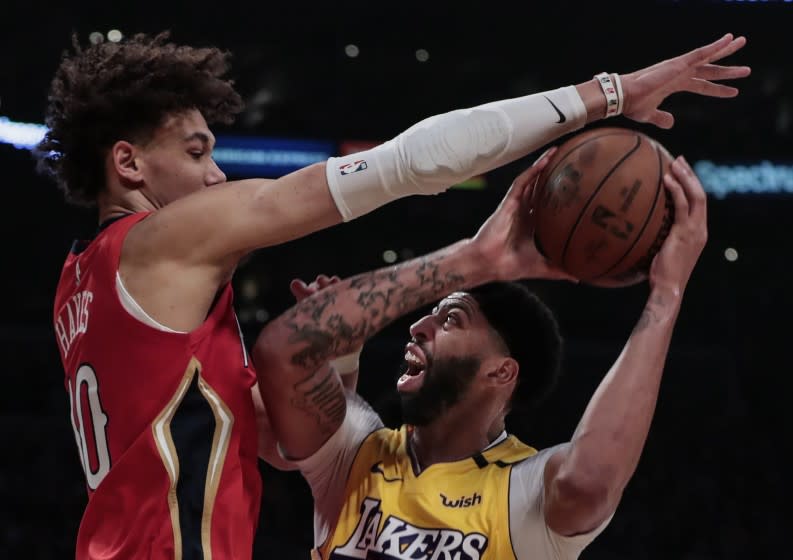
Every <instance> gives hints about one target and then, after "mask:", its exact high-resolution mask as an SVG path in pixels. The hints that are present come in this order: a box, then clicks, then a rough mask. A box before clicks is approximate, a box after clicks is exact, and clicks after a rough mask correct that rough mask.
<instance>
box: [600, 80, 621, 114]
mask: <svg viewBox="0 0 793 560" xmlns="http://www.w3.org/2000/svg"><path fill="white" fill-rule="evenodd" d="M613 76H614V78H613V79H612V76H611V75H609V74H608V73H607V72H601V73H600V74H597V75H595V79H596V80H597V81H598V83H599V84H600V89H602V90H603V95H605V96H606V118H609V117H616V116H617V115H621V114H622V82H621V81H620V76H619V74H613Z"/></svg>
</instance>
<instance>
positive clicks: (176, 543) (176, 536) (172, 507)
mask: <svg viewBox="0 0 793 560" xmlns="http://www.w3.org/2000/svg"><path fill="white" fill-rule="evenodd" d="M200 371H201V362H199V361H198V359H197V358H195V357H193V358H192V359H191V360H190V363H188V364H187V368H186V369H185V372H184V375H183V376H182V381H181V382H180V383H179V387H177V389H176V391H175V392H174V394H173V397H171V400H170V401H169V402H168V404H167V405H165V408H163V409H162V412H160V414H158V415H157V418H155V419H154V422H153V423H152V425H151V430H152V432H153V433H154V443H155V444H156V445H157V451H159V452H160V458H161V459H162V462H163V465H165V470H166V471H168V478H169V479H170V481H171V484H170V487H169V488H168V510H169V511H170V512H171V526H172V527H173V547H174V558H175V559H177V560H178V559H180V558H181V557H182V531H181V527H180V525H179V503H178V502H177V500H176V483H177V482H178V481H179V457H178V455H177V453H176V446H175V445H174V443H173V437H172V436H171V420H172V419H173V415H174V414H175V413H176V409H177V408H179V403H181V402H182V399H183V398H184V396H185V393H187V388H188V387H190V383H191V382H192V380H193V376H194V375H196V373H198V372H200Z"/></svg>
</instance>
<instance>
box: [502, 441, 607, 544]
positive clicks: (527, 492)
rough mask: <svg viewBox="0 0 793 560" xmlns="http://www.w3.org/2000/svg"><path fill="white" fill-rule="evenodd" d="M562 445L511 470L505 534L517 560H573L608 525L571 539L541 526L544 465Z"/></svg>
mask: <svg viewBox="0 0 793 560" xmlns="http://www.w3.org/2000/svg"><path fill="white" fill-rule="evenodd" d="M564 445H567V444H561V445H556V446H554V447H551V448H549V449H544V450H543V451H541V452H539V453H537V454H536V455H534V456H533V457H529V458H528V459H526V460H525V461H523V462H522V463H519V464H517V465H515V466H514V467H512V473H511V474H510V481H509V482H510V484H509V532H510V536H511V538H512V546H513V548H514V550H515V556H516V558H517V560H530V559H531V560H574V559H575V558H578V556H579V554H581V551H583V550H584V548H586V546H587V545H588V544H589V543H591V542H592V541H593V540H594V539H595V537H597V536H598V535H599V534H600V533H601V532H602V531H603V529H605V528H606V526H607V525H608V524H609V521H611V516H609V518H608V519H606V520H605V521H604V522H603V523H601V524H600V526H599V527H596V528H595V529H593V530H592V531H590V532H588V533H583V534H580V535H575V536H572V537H565V536H563V535H559V534H557V533H554V532H553V531H552V530H551V529H550V528H548V526H547V525H546V524H545V514H544V508H543V502H544V497H545V482H544V480H545V474H544V473H545V464H546V463H547V462H548V459H549V458H550V457H551V455H553V454H554V453H555V452H556V451H559V450H560V449H561V448H562V447H563V446H564ZM612 516H613V514H612Z"/></svg>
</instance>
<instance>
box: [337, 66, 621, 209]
mask: <svg viewBox="0 0 793 560" xmlns="http://www.w3.org/2000/svg"><path fill="white" fill-rule="evenodd" d="M605 114H606V98H605V96H604V94H603V92H602V90H601V89H600V86H599V85H598V82H597V81H595V80H590V81H588V82H583V83H581V84H579V85H577V86H575V87H573V86H569V87H565V88H558V89H555V90H550V91H544V92H540V93H535V94H532V95H527V96H523V97H518V98H514V99H506V100H501V101H495V102H492V103H487V104H484V105H479V106H476V107H472V108H468V109H460V110H456V111H450V112H448V113H444V114H441V115H435V116H433V117H429V118H427V119H424V120H423V121H421V122H419V123H417V124H415V125H414V126H412V127H410V128H409V129H407V130H406V131H404V132H402V133H401V134H399V135H398V136H397V137H395V138H394V139H393V140H390V141H388V142H386V143H384V144H381V145H379V146H376V147H375V148H372V149H371V150H366V151H364V152H359V153H355V154H351V155H348V156H344V157H340V158H331V159H330V160H328V166H327V180H328V185H329V187H330V192H331V194H332V196H333V199H334V201H335V203H336V206H337V207H338V209H339V212H340V214H341V215H342V216H343V217H344V219H345V220H352V219H354V218H356V217H358V216H361V215H363V214H365V213H367V212H370V211H371V210H374V209H375V208H377V207H379V206H382V205H383V204H387V203H388V202H390V201H392V200H396V199H398V198H401V197H404V196H409V195H414V194H425V195H426V194H437V193H440V192H443V191H444V190H446V189H447V188H449V187H450V186H451V185H453V184H455V183H458V182H461V181H464V180H466V179H468V178H469V177H471V176H473V175H478V174H481V173H485V172H487V171H490V170H492V169H495V168H497V167H500V166H502V165H505V164H507V163H510V162H512V161H515V160H517V159H519V158H521V157H524V156H526V155H528V154H530V153H532V152H534V151H536V150H538V149H540V148H543V147H545V146H546V145H548V144H549V143H551V142H553V141H554V140H556V139H557V138H560V137H561V136H563V135H565V134H567V133H570V132H573V131H575V130H577V129H579V128H581V127H582V126H584V125H585V124H586V123H587V122H592V121H594V120H597V119H600V118H603V117H605Z"/></svg>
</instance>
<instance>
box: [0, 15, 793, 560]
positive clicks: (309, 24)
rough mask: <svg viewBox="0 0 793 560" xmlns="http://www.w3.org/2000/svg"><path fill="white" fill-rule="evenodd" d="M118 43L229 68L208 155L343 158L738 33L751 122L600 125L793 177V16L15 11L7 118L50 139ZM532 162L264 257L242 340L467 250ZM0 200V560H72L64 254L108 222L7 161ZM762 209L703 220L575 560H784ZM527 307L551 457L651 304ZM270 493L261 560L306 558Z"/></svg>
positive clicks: (6, 56) (780, 333)
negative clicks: (275, 152)
mask: <svg viewBox="0 0 793 560" xmlns="http://www.w3.org/2000/svg"><path fill="white" fill-rule="evenodd" d="M111 29H117V30H119V31H121V33H122V34H125V35H129V34H132V33H135V32H149V33H151V32H157V31H160V30H163V29H170V30H172V36H173V39H174V40H176V41H177V42H184V43H191V44H195V45H217V46H221V47H223V48H226V49H229V50H230V51H232V52H233V53H234V75H235V77H236V80H237V84H238V86H239V90H240V91H241V93H242V94H243V96H244V98H245V99H246V102H247V104H248V109H247V110H246V112H245V113H244V114H243V115H242V116H241V118H240V119H239V121H238V123H237V124H235V125H234V126H232V127H228V128H226V129H218V130H216V133H217V134H218V135H235V136H241V137H275V138H281V139H295V140H301V139H312V140H318V141H321V142H327V143H329V144H330V145H331V146H333V147H334V148H333V151H335V152H337V153H338V152H340V151H342V150H343V149H344V148H343V146H344V145H345V144H344V143H345V142H352V141H363V142H378V141H382V140H386V139H388V138H390V137H392V136H394V135H395V134H397V133H398V132H400V131H401V130H403V129H405V128H407V127H408V126H410V125H412V124H413V123H415V122H417V121H418V120H420V119H422V118H424V117H427V116H429V115H432V114H435V113H439V112H444V111H447V110H451V109H455V108H461V107H466V106H471V105H475V104H479V103H483V102H487V101H491V100H495V99H499V98H505V97H513V96H518V95H522V94H526V93H531V92H534V91H541V90H544V89H551V88H555V87H559V86H562V85H568V84H573V83H578V82H581V81H584V80H587V79H589V78H590V77H591V76H592V75H593V74H595V73H596V72H600V71H603V70H608V71H616V72H629V71H631V70H635V69H638V68H640V67H642V66H645V65H648V64H651V63H654V62H657V61H659V60H661V59H662V58H666V57H670V56H674V55H677V54H679V53H682V52H684V51H686V50H688V49H690V48H693V47H696V46H699V45H701V44H704V43H706V42H709V41H711V40H713V39H716V38H717V37H719V36H720V35H722V34H723V33H725V32H728V31H729V32H733V33H735V34H745V35H746V36H747V37H748V39H749V43H748V45H747V47H746V48H745V49H744V50H743V51H742V52H740V53H739V54H738V55H736V56H734V57H733V58H732V59H731V62H732V63H735V64H749V65H751V66H752V68H753V74H752V76H751V77H750V78H749V79H746V80H744V81H742V83H741V84H740V87H741V90H742V91H741V95H740V96H739V97H738V98H737V99H733V100H715V99H714V100H711V99H700V98H694V97H693V96H691V95H687V94H679V95H678V96H675V97H674V98H672V99H671V100H669V102H668V104H667V108H668V109H669V110H671V111H673V112H674V113H675V115H676V117H677V125H676V126H675V128H674V129H673V130H670V131H661V130H655V129H649V128H646V127H641V126H638V125H635V124H634V123H631V122H629V121H627V120H624V119H622V118H618V119H614V120H613V121H610V122H609V123H607V124H609V125H617V126H628V127H631V128H635V129H639V130H643V131H644V132H648V133H649V134H651V135H652V136H653V137H655V138H656V139H658V140H659V141H661V142H662V143H663V144H664V145H665V146H666V147H667V148H668V149H669V150H670V151H671V152H673V153H675V154H677V153H683V154H685V155H686V156H687V158H688V160H689V161H691V162H695V161H703V160H708V161H712V162H715V163H716V164H719V165H754V164H758V163H760V162H762V161H769V162H772V163H773V164H775V165H779V166H781V167H780V168H783V169H785V168H786V169H791V167H790V166H791V165H793V74H792V73H791V67H790V62H789V57H790V53H791V52H793V51H792V49H791V43H790V42H789V41H791V32H793V3H792V2H782V1H779V2H759V1H758V2H737V1H731V2H730V1H721V2H715V1H714V2H686V1H677V2H675V1H645V0H636V1H634V2H630V3H628V2H609V1H606V2H597V1H594V0H588V1H582V2H572V1H556V2H554V1H550V0H548V1H523V2H517V1H514V2H509V3H507V2H498V1H489V2H479V3H461V2H444V3H441V2H431V1H429V0H428V1H425V2H412V1H410V2H369V3H351V2H334V3H332V4H331V3H323V4H321V5H320V4H319V3H318V4H316V5H314V4H311V3H305V2H300V1H296V2H284V1H269V2H255V1H248V2H244V3H243V2H234V1H230V0H228V1H224V2H211V3H210V2H206V1H203V2H200V1H199V2H195V1H194V2H165V1H162V2H157V3H154V2H144V1H140V2H134V3H111V2H101V3H100V2H96V1H90V2H79V3H78V2H49V3H40V2H35V1H31V2H18V1H17V0H3V2H2V4H0V117H7V118H8V119H10V120H12V121H20V122H29V123H41V122H43V111H44V106H45V102H46V92H47V87H48V83H49V80H50V78H51V76H52V73H53V71H54V69H55V67H56V66H57V63H58V60H59V55H60V53H61V52H62V51H63V50H64V49H65V48H66V47H67V46H68V44H69V42H70V34H71V32H73V31H76V32H78V33H79V35H80V37H81V38H82V40H83V42H85V41H86V40H87V37H88V35H89V34H90V33H92V32H98V33H101V34H103V40H107V33H108V31H109V30H111ZM352 46H354V47H355V48H352ZM351 55H355V56H351ZM536 155H537V154H532V156H530V157H528V158H526V160H524V161H520V162H516V163H515V164H512V165H510V166H507V167H505V168H502V169H499V170H497V171H494V172H492V173H490V174H488V175H487V177H484V178H482V180H481V181H480V182H479V183H478V185H479V187H481V188H468V189H463V188H458V189H452V190H451V191H449V192H448V193H446V194H444V195H442V196H438V197H429V198H411V199H406V200H401V201H399V202H396V203H394V204H391V205H389V206H388V207H385V208H382V209H380V210H378V211H376V212H374V213H372V214H370V215H368V216H366V217H363V218H361V219H360V220H357V221H355V222H353V223H349V224H343V225H339V226H337V227H334V228H331V229H329V230H326V231H323V232H320V233H317V234H314V235H311V236H309V237H307V238H305V239H301V240H298V241H294V242H291V243H287V244H285V245H282V246H279V247H273V248H270V249H266V250H262V251H260V252H259V253H257V254H256V255H254V256H253V257H252V258H251V259H250V260H249V261H247V262H246V263H244V265H242V266H241V267H240V269H239V272H238V274H237V277H236V280H235V287H236V289H237V296H236V297H237V307H238V312H239V315H240V318H241V320H242V321H243V326H244V331H245V334H246V336H247V337H248V339H249V341H252V340H253V337H254V336H255V335H256V333H257V332H258V330H259V329H260V328H261V326H262V325H263V324H264V323H266V321H267V320H269V319H270V318H271V317H273V316H275V315H277V314H279V313H280V312H282V311H283V310H285V309H286V308H287V307H288V306H289V305H290V304H291V301H292V300H291V297H290V295H289V291H288V283H289V281H290V280H291V279H292V278H294V277H300V278H303V279H305V280H310V279H312V278H313V277H314V276H316V275H317V274H319V273H328V274H339V275H341V276H347V275H351V274H354V273H357V272H362V271H364V270H368V269H371V268H375V267H380V266H384V265H385V264H386V262H387V261H393V260H402V259H407V258H410V257H411V256H414V255H420V254H423V253H426V252H428V251H431V250H433V249H436V248H439V247H441V246H443V245H445V244H447V243H449V242H451V241H455V240H457V239H459V238H460V237H463V236H468V235H472V234H473V233H474V232H475V231H476V229H477V227H478V226H479V224H480V223H481V222H482V221H483V220H484V219H485V218H486V217H487V215H488V214H489V213H490V212H491V211H492V210H493V209H494V208H495V206H496V205H497V203H498V201H499V200H500V198H501V196H502V195H503V193H504V192H505V188H506V186H507V185H508V184H509V182H510V181H511V179H512V177H513V176H514V175H515V174H517V173H518V172H519V171H520V170H521V169H522V168H523V167H525V166H526V165H527V164H528V163H529V162H530V161H532V157H534V156H536ZM221 166H223V165H222V164H221ZM785 166H787V167H785ZM229 175H230V178H234V177H239V176H243V174H242V173H234V172H233V171H230V172H229ZM0 177H1V178H2V186H3V188H4V198H3V200H4V201H5V202H4V208H3V212H4V214H5V216H6V218H5V219H3V220H2V221H0V228H2V230H3V231H2V233H3V234H4V238H5V239H6V243H5V250H4V258H3V265H2V275H0V277H1V278H2V282H3V292H2V293H3V294H4V299H3V302H2V305H1V306H0V309H2V312H1V313H0V352H1V354H0V355H2V365H3V371H2V387H3V390H2V391H0V437H2V440H3V441H5V442H6V445H5V446H4V447H3V449H4V451H3V453H2V470H1V471H0V500H2V501H1V503H2V504H3V506H2V509H0V558H25V559H49V558H69V557H73V555H74V552H73V551H74V541H75V536H76V532H77V527H78V524H79V521H80V516H81V513H82V508H83V506H84V504H85V501H86V493H85V487H84V482H83V481H84V477H83V474H82V471H81V469H80V464H79V460H78V458H77V454H76V453H75V448H74V447H75V445H74V436H73V435H72V432H71V427H70V425H69V421H68V419H67V418H68V417H67V407H68V399H67V396H66V393H65V391H64V388H63V382H62V372H61V366H60V361H59V358H58V353H57V349H56V345H55V339H54V335H53V332H52V326H51V321H50V317H51V303H52V298H53V294H54V288H55V285H56V282H57V279H58V275H59V272H60V267H61V265H62V262H63V258H64V257H65V255H66V252H67V250H68V247H69V245H70V242H71V240H72V239H73V238H75V237H85V236H88V235H90V234H91V233H92V232H93V230H94V228H95V227H96V218H95V216H94V214H93V212H91V211H90V210H80V209H74V208H70V207H68V206H66V205H65V204H64V202H63V201H62V198H61V196H60V194H59V192H58V191H57V190H56V189H55V187H54V185H53V184H51V183H50V182H48V180H46V179H43V178H41V177H38V176H37V175H36V174H35V173H34V165H33V162H32V159H31V157H30V154H29V152H28V151H27V150H24V149H18V148H15V147H13V146H11V145H9V144H3V143H0ZM748 180H749V181H750V182H751V181H752V179H751V178H750V179H748ZM750 186H751V185H750ZM709 188H711V189H713V188H718V185H714V184H712V183H711V184H710V185H709ZM765 191H766V192H755V193H732V194H727V195H726V196H718V197H717V196H711V197H710V199H709V204H710V207H709V212H710V217H709V221H710V223H709V225H710V241H709V244H708V247H707V248H706V250H705V252H704V255H703V257H702V259H701V261H700V263H699V265H698V267H697V270H696V271H695V274H694V277H693V279H692V281H691V284H690V287H689V289H688V291H687V294H686V301H685V305H684V308H683V312H682V314H681V317H680V321H679V324H678V328H677V330H676V334H675V337H674V340H673V343H672V349H671V352H670V356H669V361H668V367H667V369H666V374H665V380H664V384H663V387H662V391H661V397H660V401H659V404H658V409H657V414H656V418H655V420H654V424H653V427H652V431H651V433H650V437H649V441H648V442H647V446H646V450H645V452H644V455H643V457H642V460H641V463H640V465H639V468H638V471H637V473H636V475H635V477H634V479H633V480H632V482H631V483H630V485H629V486H628V488H627V491H626V493H625V496H624V500H623V502H622V505H621V506H620V508H619V510H618V511H617V514H616V516H615V517H614V520H613V521H612V523H611V525H610V527H609V528H608V529H607V530H606V531H605V532H604V533H603V534H602V536H600V537H599V538H598V539H597V540H596V541H595V542H594V543H593V544H592V545H591V546H590V547H589V548H588V549H587V550H586V551H585V552H584V553H583V558H588V559H599V558H603V559H605V558H609V559H621V558H625V559H627V558H631V559H640V558H647V559H661V558H663V559H668V558H675V559H677V558H680V559H686V560H689V559H690V560H693V559H711V558H713V559H716V558H719V559H721V558H724V559H731V558H736V559H737V558H778V557H783V556H784V554H786V553H785V552H784V551H785V550H788V549H789V543H788V541H789V535H790V531H791V524H792V523H793V516H792V515H791V513H790V503H791V497H793V496H791V483H790V478H789V477H790V467H789V463H788V461H787V459H786V457H788V456H789V455H790V451H791V443H790V442H791V438H792V437H793V429H792V428H793V422H791V420H792V418H791V412H790V410H791V409H790V407H789V406H788V402H789V400H790V395H791V392H793V383H791V380H790V375H791V373H793V368H791V362H790V357H789V348H790V345H791V344H793V342H792V341H791V334H792V332H791V328H790V318H791V314H793V297H791V295H790V285H791V282H792V281H793V265H791V264H790V259H791V250H790V246H791V242H793V232H791V230H790V223H791V218H790V215H791V212H792V211H793V195H791V194H789V193H785V192H777V191H775V190H774V189H773V188H770V189H769V188H767V189H765ZM727 249H732V251H731V252H730V251H727V252H726V253H725V251H726V250H727ZM389 251H390V252H389ZM725 255H726V256H728V257H730V259H732V260H728V259H727V258H726V257H725ZM532 287H533V288H534V289H536V290H537V291H538V292H539V293H540V295H541V296H542V297H543V298H544V299H545V300H546V301H547V302H548V303H549V304H550V305H551V307H552V308H553V309H554V310H555V311H556V313H557V314H558V317H559V320H560V323H561V327H562V331H563V334H564V336H565V338H566V342H567V348H566V358H565V373H564V377H563V379H562V382H561V384H560V385H559V387H558V388H557V390H556V392H555V394H554V395H553V396H552V397H551V399H550V400H549V401H548V402H547V403H546V404H545V405H544V406H543V407H542V408H541V409H540V410H539V411H537V412H536V413H534V414H532V415H531V416H530V417H528V418H521V419H520V421H519V422H518V421H516V422H513V424H512V426H511V428H512V430H513V432H515V433H516V434H517V435H519V436H521V437H522V438H524V439H525V441H527V442H528V443H531V444H533V445H535V446H537V447H544V446H547V445H551V444H554V443H557V442H559V441H562V440H566V439H568V438H569V437H570V436H571V434H572V432H573V430H574V428H575V425H576V423H577V420H578V418H579V416H580V414H581V413H582V412H583V409H584V407H585V405H586V403H587V400H588V398H589V397H590V395H591V393H592V391H593V390H594V388H595V387H596V385H597V383H598V381H599V380H600V379H601V378H602V376H603V375H604V373H605V372H606V371H607V369H608V368H609V366H610V365H611V363H612V362H613V361H614V359H615V358H616V357H617V355H618V353H619V351H620V349H621V347H622V344H623V343H624V340H625V339H626V338H627V336H628V334H629V333H630V330H631V328H632V326H633V323H634V321H635V320H636V319H637V318H638V314H639V312H640V310H641V308H642V305H643V303H644V297H645V295H646V285H639V286H635V287H631V288H626V289H620V290H606V289H597V288H592V287H587V286H573V285H567V284H565V285H557V284H552V283H532ZM415 318H416V315H413V316H411V317H406V318H404V319H403V320H400V321H398V322H397V323H395V324H394V325H392V326H391V327H389V328H388V329H386V330H385V331H384V332H383V333H382V334H380V335H379V336H378V337H377V338H375V339H374V340H372V341H371V343H370V344H369V345H368V346H367V347H366V348H365V350H364V354H363V357H362V375H361V382H360V393H361V394H362V395H363V396H364V397H365V398H367V399H368V400H369V401H370V402H371V403H372V404H373V405H374V406H375V407H376V408H377V409H378V410H379V411H380V412H381V413H382V414H383V417H384V419H385V420H386V422H387V423H388V424H391V425H395V424H397V423H398V422H399V410H398V407H397V406H396V402H395V400H394V398H393V381H394V379H395V372H396V366H397V364H398V362H399V361H400V358H401V354H402V351H403V345H404V343H405V340H406V336H407V326H408V325H409V324H410V321H411V320H413V319H415ZM142 382H145V379H144V380H142ZM261 471H262V476H263V478H264V483H265V492H264V500H263V504H262V513H261V521H260V525H259V532H258V536H257V541H256V548H255V552H254V557H255V558H306V557H307V554H308V552H307V551H308V548H309V547H310V546H311V534H312V533H311V522H312V516H311V502H310V495H309V492H308V489H307V486H306V485H305V483H304V482H303V481H302V479H301V478H300V477H299V475H297V474H296V473H282V472H279V471H276V470H274V469H272V468H270V467H268V466H266V465H264V464H262V466H261Z"/></svg>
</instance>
